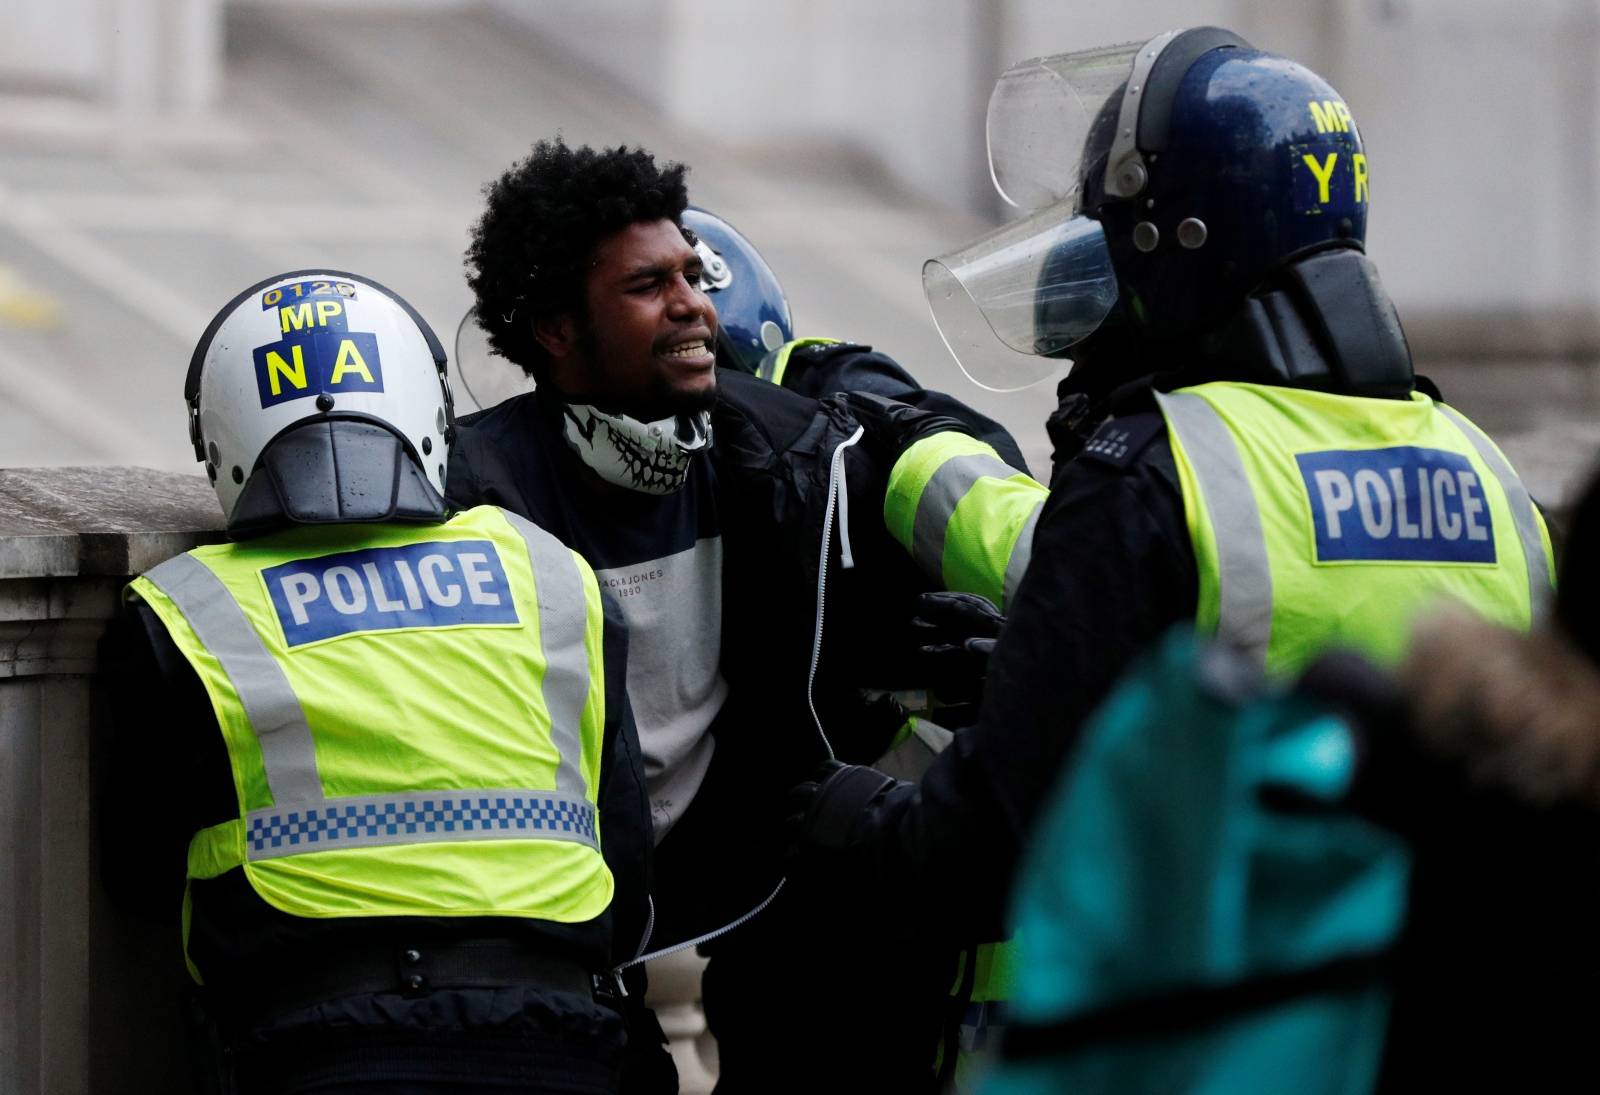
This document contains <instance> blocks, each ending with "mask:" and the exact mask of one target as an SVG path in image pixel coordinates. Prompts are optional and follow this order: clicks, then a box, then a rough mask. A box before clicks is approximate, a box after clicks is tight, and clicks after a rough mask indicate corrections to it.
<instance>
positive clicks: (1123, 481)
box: [867, 437, 1198, 940]
mask: <svg viewBox="0 0 1600 1095" xmlns="http://www.w3.org/2000/svg"><path fill="white" fill-rule="evenodd" d="M1197 589H1198V577H1197V571H1196V566H1195V561H1194V554H1193V550H1192V548H1191V547H1190V543H1189V535H1188V531H1187V526H1186V524H1185V521H1184V514H1183V499H1182V493H1181V490H1180V488H1179V486H1178V482H1177V474H1176V471H1175V470H1174V466H1173V463H1172V456H1171V449H1170V446H1169V445H1168V444H1167V442H1166V439H1165V438H1164V437H1158V438H1156V439H1155V440H1154V441H1152V442H1151V443H1150V445H1149V448H1148V449H1147V450H1146V451H1145V453H1144V455H1143V456H1142V457H1141V458H1140V459H1138V460H1135V461H1133V462H1131V464H1130V465H1129V466H1125V467H1123V466H1115V465H1110V464H1106V463H1101V462H1098V461H1094V460H1090V459H1082V458H1080V460H1079V461H1077V463H1076V465H1075V466H1074V467H1073V468H1071V469H1070V470H1069V471H1068V472H1066V473H1065V474H1064V475H1063V476H1062V477H1061V478H1060V480H1059V481H1058V483H1057V485H1056V487H1055V489H1054V490H1053V491H1052V493H1051V495H1050V498H1049V499H1048V501H1047V502H1046V504H1045V508H1044V510H1043V512H1042V513H1041V515H1040V520H1039V525H1038V528H1037V531H1036V534H1035V538H1034V545H1033V561H1032V565H1031V566H1030V567H1029V570H1028V572H1027V575H1026V576H1025V577H1024V579H1023V581H1022V583H1021V585H1020V587H1019V588H1018V591H1017V595H1016V597H1015V600H1014V603H1013V605H1012V607H1011V611H1010V613H1009V616H1008V618H1007V621H1006V624H1005V627H1004V629H1003V630H1002V632H1001V635H1000V639H999V642H998V644H997V645H996V647H995V651H994V654H993V657H992V658H991V660H990V663H989V675H988V683H987V685H986V686H985V691H984V698H983V709H982V712H981V714H980V717H979V722H978V724H977V725H976V726H974V727H973V728H971V729H970V730H966V731H963V732H961V733H959V734H957V735H956V739H955V742H954V743H953V744H952V745H951V746H950V748H949V749H947V750H946V751H945V752H944V753H943V754H941V755H940V756H939V757H938V758H937V760H936V761H935V763H934V765H933V767H932V769H931V770H930V771H929V772H928V773H927V774H926V775H925V776H924V777H923V780H922V782H921V784H920V786H919V787H918V788H917V790H916V792H915V793H914V794H910V795H907V796H903V797H902V798H901V801H900V802H899V803H898V804H897V808H894V809H889V810H884V811H880V812H879V813H878V814H877V815H875V816H874V818H873V824H874V827H875V831H874V832H872V833H870V834H869V835H868V837H867V841H868V844H869V845H870V846H872V847H874V848H875V850H876V853H877V854H876V855H875V856H869V857H868V858H869V860H870V859H875V860H876V863H875V865H874V869H875V871H876V873H877V874H878V876H879V877H880V879H881V880H882V882H881V888H882V890H883V891H885V896H886V897H887V896H888V895H889V894H891V893H894V892H895V891H899V893H900V894H902V895H905V896H906V897H909V898H910V899H911V900H913V901H915V902H916V904H915V905H914V906H913V907H915V908H917V909H919V912H918V914H917V918H918V919H923V920H924V922H930V919H931V918H933V917H936V916H937V917H939V918H941V919H942V921H943V923H942V924H938V925H937V926H936V929H937V928H943V929H944V930H946V931H948V932H949V933H950V934H952V935H954V936H955V937H957V938H960V939H964V940H970V939H981V938H993V937H994V936H995V933H996V931H997V929H998V928H999V927H1000V925H1001V923H1002V922H1003V914H1004V906H1005V903H1006V901H1007V900H1008V897H1009V893H1010V888H1011V876H1012V872H1013V869H1014V867H1015V864H1016V862H1017V859H1018V856H1019V854H1020V850H1021V848H1022V846H1023V844H1024V842H1025V841H1026V839H1027V837H1028V834H1029V832H1030V831H1031V829H1032V827H1033V823H1034V820H1035V818H1036V817H1037V814H1038V811H1039V809H1040V806H1041V803H1042V800H1043V799H1044V797H1045V796H1046V795H1047V794H1048V793H1049V791H1050V789H1051V788H1052V787H1053V786H1054V785H1055V783H1056V780H1057V779H1058V774H1059V772H1060V770H1061V767H1062V765H1063V763H1066V762H1069V761H1070V754H1071V750H1072V746H1073V744H1074V743H1075V742H1076V740H1077V737H1078V734H1079V732H1080V729H1081V727H1082V724H1083V722H1084V720H1085V718H1086V717H1087V716H1088V714H1089V713H1090V712H1091V711H1093V709H1094V708H1095V707H1096V706H1097V705H1098V704H1099V702H1100V701H1101V700H1102V699H1103V698H1104V697H1105V695H1106V694H1107V692H1108V691H1109V690H1110V688H1111V686H1112V684H1113V683H1114V682H1115V681H1116V680H1117V678H1118V677H1119V676H1120V675H1121V674H1122V672H1123V671H1124V669H1125V668H1126V667H1127V666H1128V665H1129V663H1130V662H1131V661H1132V660H1133V658H1134V657H1135V655H1137V654H1138V653H1139V651H1140V650H1142V649H1143V648H1144V647H1146V646H1147V645H1149V643H1150V642H1152V641H1153V640H1154V639H1155V638H1156V637H1158V636H1159V635H1160V634H1161V633H1162V632H1163V631H1165V630H1166V629H1167V628H1168V627H1169V626H1171V625H1172V624H1173V623H1175V622H1177V621H1179V620H1182V619H1185V618H1192V617H1193V615H1194V612H1195V605H1196V597H1197ZM903 899H904V898H900V897H897V898H893V899H892V900H903Z"/></svg>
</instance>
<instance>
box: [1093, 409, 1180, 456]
mask: <svg viewBox="0 0 1600 1095" xmlns="http://www.w3.org/2000/svg"><path fill="white" fill-rule="evenodd" d="M1166 426H1167V422H1166V419H1164V418H1162V417H1161V414H1160V412H1158V411H1145V412H1143V413H1141V414H1130V415H1124V416H1123V417H1121V418H1113V419H1111V420H1109V421H1108V422H1106V423H1105V424H1104V425H1103V426H1101V427H1100V428H1099V429H1098V430H1096V431H1095V434H1094V436H1093V437H1091V438H1089V442H1088V444H1086V445H1084V446H1083V451H1082V452H1080V453H1079V454H1078V459H1079V460H1096V461H1099V462H1100V463H1102V464H1109V465H1111V466H1112V467H1113V468H1126V467H1129V466H1130V465H1132V463H1133V462H1134V461H1135V460H1137V459H1138V458H1139V454H1140V453H1142V452H1143V451H1144V449H1145V446H1146V445H1148V444H1150V442H1151V441H1153V440H1155V438H1156V437H1158V436H1160V434H1161V431H1162V430H1164V429H1166Z"/></svg>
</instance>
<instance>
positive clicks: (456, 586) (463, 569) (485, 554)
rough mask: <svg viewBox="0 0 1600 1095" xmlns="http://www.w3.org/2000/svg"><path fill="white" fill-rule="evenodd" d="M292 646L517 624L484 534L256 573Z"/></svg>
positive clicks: (300, 561) (508, 588) (507, 585)
mask: <svg viewBox="0 0 1600 1095" xmlns="http://www.w3.org/2000/svg"><path fill="white" fill-rule="evenodd" d="M261 577H262V578H263V579H264V580H265V581H266V583H267V592H268V594H269V595H270V596H271V597H272V607H273V608H274V609H276V610H277V613H278V623H279V624H280V625H282V627H283V638H284V642H285V643H287V644H288V645H289V646H291V647H295V646H303V645H305V644H306V643H314V642H318V641H320V640H322V639H331V638H333V637H335V636H338V635H350V634H354V633H355V632H358V631H392V630H395V629H397V628H409V627H460V626H463V625H485V624H489V625H492V624H516V623H520V622H521V621H520V619H519V618H518V616H517V606H516V604H515V603H514V602H513V601H512V599H511V585H510V583H509V582H508V581H507V580H506V572H505V568H504V567H502V566H501V565H500V556H499V555H498V554H497V553H496V552H495V548H494V544H492V543H490V542H489V541H488V540H443V541H434V542H431V543H424V544H407V545H405V546H404V547H392V548H367V549H365V550H362V551H347V552H343V553H341V554H338V555H324V556H322V557H321V558H318V559H297V560H295V561H294V562H292V563H282V564H280V565H278V566H275V567H268V568H267V569H265V570H263V571H262V572H261Z"/></svg>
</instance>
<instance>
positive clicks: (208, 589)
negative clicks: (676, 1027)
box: [128, 506, 613, 976]
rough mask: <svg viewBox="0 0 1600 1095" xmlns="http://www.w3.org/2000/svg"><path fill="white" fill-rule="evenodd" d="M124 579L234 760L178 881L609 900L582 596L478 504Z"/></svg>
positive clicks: (367, 906)
mask: <svg viewBox="0 0 1600 1095" xmlns="http://www.w3.org/2000/svg"><path fill="white" fill-rule="evenodd" d="M128 589H129V593H130V595H136V596H137V597H139V598H140V599H141V600H143V601H144V602H145V603H146V604H148V605H149V606H150V608H151V609H152V610H153V611H154V612H155V613H156V615H157V616H159V617H160V618H161V620H162V622H163V623H164V624H165V625H166V627H167V630H168V632H169V634H170V635H171V636H172V639H173V641H174V642H175V643H176V644H177V647H178V649H179V650H180V651H182V653H183V655H184V657H185V658H187V659H188V661H189V664H190V665H192V666H194V668H195V671H196V673H198V674H199V677H200V680H201V683H202V684H203V685H204V686H205V689H206V692H207V694H208V695H209V697H210V699H211V704H212V708H213V710H214V711H215V713H216V716H217V723H218V726H219V727H220V729H221V732H222V735H223V739H224V741H225V742H226V745H227V752H228V758H229V761H230V764H231V767H232V770H233V779H234V789H235V791H236V793H237V795H238V802H239V816H238V817H237V818H236V819H234V820H231V821H227V822H224V823H222V824H220V825H215V826H212V827H210V828H207V829H204V830H201V831H200V832H198V833H196V834H195V835H194V837H193V839H192V840H191V842H190V845H189V855H188V877H189V879H190V880H191V881H192V880H194V879H208V878H215V877H217V876H218V875H221V874H223V873H224V872H226V871H230V870H234V869H239V870H242V871H244V874H245V877H246V878H247V879H248V880H249V882H250V885H251V887H252V888H253V889H254V890H255V892H256V894H258V895H259V896H260V897H261V898H262V900H264V901H266V902H267V903H268V904H270V905H272V906H274V907H275V908H278V909H281V910H283V911H284V912H287V913H290V914H293V915H296V916H305V917H341V916H517V917H530V918H537V919H542V920H551V921H557V922H561V923H577V922H581V921H585V920H589V919H592V918H594V917H595V916H598V915H599V914H600V913H602V912H603V911H604V910H605V909H606V907H607V906H608V905H609V904H610V901H611V895H612V885H613V883H612V878H611V873H610V871H609V870H608V869H607V867H606V865H605V861H604V859H603V858H602V857H601V854H600V831H599V821H598V809H597V799H598V792H599V786H600V764H601V742H602V738H603V733H604V720H605V712H604V702H605V700H604V697H605V679H604V661H603V658H602V650H601V644H602V637H603V631H604V617H603V614H602V609H601V602H600V591H599V586H598V585H597V583H596V582H595V578H594V575H593V573H592V572H591V571H590V570H589V567H588V565H587V564H586V563H584V561H583V560H582V559H581V558H580V557H579V556H577V555H576V554H575V553H574V552H572V551H570V550H568V549H567V548H565V547H563V546H562V545H561V544H560V543H559V542H557V541H556V540H555V538H554V537H552V536H550V535H549V534H548V533H545V532H544V531H543V530H541V529H538V528H536V527H535V526H534V525H532V524H530V523H529V522H527V521H525V520H523V519H522V518H520V517H517V516H515V515H513V514H510V513H506V512H505V511H503V510H499V509H495V508H493V507H490V506H481V507H479V508H477V509H474V510H470V511H468V512H466V513H464V514H461V515H459V516H457V517H455V518H454V519H452V520H451V521H449V522H447V523H445V524H442V525H428V526H419V525H335V526H319V527H314V528H301V529H295V530H292V531H287V532H283V533H279V534H275V535H272V536H266V537H262V538H260V539H257V540H250V541H247V542H244V543H236V544H221V545H216V546H212V547H202V548H198V549H196V550H194V551H191V552H188V553H186V554H184V555H180V556H177V557H176V558H174V559H170V560H168V561H167V562H165V563H163V564H161V565H160V566H158V567H156V568H154V569H153V570H151V571H150V572H149V573H148V574H146V575H144V576H143V577H141V578H139V579H137V580H135V581H134V582H133V583H132V584H131V585H130V586H129V587H128ZM184 907H185V936H187V919H188V918H187V911H188V900H187V897H186V898H185V905H184ZM191 970H193V967H192V966H191ZM196 976H198V973H196Z"/></svg>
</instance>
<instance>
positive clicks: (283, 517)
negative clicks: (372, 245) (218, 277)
mask: <svg viewBox="0 0 1600 1095" xmlns="http://www.w3.org/2000/svg"><path fill="white" fill-rule="evenodd" d="M445 365H446V359H445V352H444V347H443V346H442V345H441V344H440V342H439V340H438V338H436V337H435V336H434V333H433V331H432V330H431V329H430V328H429V327H428V324H427V323H426V322H425V321H424V320H423V319H422V317H421V316H419V315H418V314H417V312H416V310H415V309H414V308H412V307H411V305H409V304H407V303H406V302H405V301H404V300H402V299H401V298H400V297H398V296H396V295H395V294H394V293H392V292H390V291H389V290H388V289H386V288H384V287H383V286H382V285H379V284H378V283H377V282H375V281H372V280H371V279H368V278H363V277H359V276H357V275H354V274H347V273H343V272H339V271H333V270H323V269H312V270H297V271H294V272H292V273H287V274H280V275H278V276H276V277H271V278H267V279H266V280H265V281H261V282H258V283H257V284H255V285H252V286H251V287H250V288H248V289H246V290H245V291H244V292H242V293H240V294H239V295H238V296H236V297H234V298H233V300H231V301H229V302H228V304H227V306H226V307H224V308H223V309H222V310H221V311H220V312H218V313H217V315H216V318H214V319H213V320H212V321H211V324H210V325H209V326H208V327H207V328H206V331H205V334H203V335H202V336H201V337H200V342H199V344H198V345H196V347H195V350H194V355H193V357H192V358H191V359H190V362H189V374H188V378H187V380H186V381H185V383H184V399H185V401H186V402H187V403H188V407H189V437H190V440H191V441H192V442H193V443H194V452H195V459H197V460H199V461H202V462H203V463H204V464H205V466H206V474H207V475H208V476H209V477H210V479H211V482H212V485H213V486H214V487H215V489H216V492H217V499H218V501H220V502H221V503H222V512H223V515H224V516H225V517H226V519H227V527H228V532H229V534H230V535H232V536H234V537H236V538H239V537H243V536H249V535H254V534H259V533H263V532H270V531H273V530H275V529H280V528H284V527H286V526H290V525H318V524H341V523H347V522H367V521H419V522H435V521H442V520H444V519H445V517H446V516H447V513H448V510H447V507H446V504H445V501H444V497H443V495H444V482H445V468H446V462H447V460H448V456H449V448H450V444H451V442H452V441H453V440H454V434H455V415H454V408H453V406H452V401H451V396H450V386H449V381H448V379H447V377H446V374H445Z"/></svg>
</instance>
